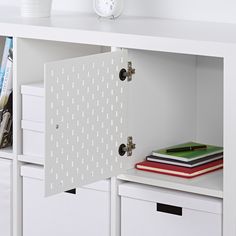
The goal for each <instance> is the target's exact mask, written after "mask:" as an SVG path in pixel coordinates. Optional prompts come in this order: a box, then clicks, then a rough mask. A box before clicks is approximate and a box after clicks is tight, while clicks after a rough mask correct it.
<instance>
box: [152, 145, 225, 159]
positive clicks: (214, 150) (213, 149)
mask: <svg viewBox="0 0 236 236" xmlns="http://www.w3.org/2000/svg"><path fill="white" fill-rule="evenodd" d="M199 145H205V144H201V143H195V142H187V143H182V144H179V145H176V146H171V147H167V148H163V149H159V150H156V151H153V152H152V155H153V156H157V157H165V158H170V159H174V160H181V161H185V162H188V161H193V160H197V159H199V158H203V157H208V156H210V155H214V154H218V153H222V152H223V147H218V146H213V145H206V146H207V148H206V149H197V150H193V151H180V152H171V153H170V152H168V153H167V151H166V150H167V149H172V148H181V147H194V146H199Z"/></svg>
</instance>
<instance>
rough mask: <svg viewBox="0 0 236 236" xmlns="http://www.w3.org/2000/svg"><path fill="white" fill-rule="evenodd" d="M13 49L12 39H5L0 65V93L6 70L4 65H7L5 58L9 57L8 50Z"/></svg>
mask: <svg viewBox="0 0 236 236" xmlns="http://www.w3.org/2000/svg"><path fill="white" fill-rule="evenodd" d="M12 47H13V39H12V38H10V37H7V38H6V41H5V46H4V51H3V55H2V64H1V67H0V93H1V91H2V84H3V80H4V75H5V70H6V64H7V58H8V55H9V50H10V49H11V48H12Z"/></svg>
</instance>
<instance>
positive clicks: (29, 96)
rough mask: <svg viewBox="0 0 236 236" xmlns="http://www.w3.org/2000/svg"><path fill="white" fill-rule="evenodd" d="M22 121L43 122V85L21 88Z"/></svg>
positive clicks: (37, 84)
mask: <svg viewBox="0 0 236 236" xmlns="http://www.w3.org/2000/svg"><path fill="white" fill-rule="evenodd" d="M21 94H22V119H23V120H26V121H33V122H42V123H44V121H45V117H44V116H45V111H44V110H45V109H44V108H45V105H44V84H43V83H35V84H29V85H22V86H21Z"/></svg>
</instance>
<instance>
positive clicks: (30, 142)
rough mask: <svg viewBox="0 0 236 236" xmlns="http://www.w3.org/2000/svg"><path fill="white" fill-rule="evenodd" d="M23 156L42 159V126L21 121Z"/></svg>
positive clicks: (37, 123)
mask: <svg viewBox="0 0 236 236" xmlns="http://www.w3.org/2000/svg"><path fill="white" fill-rule="evenodd" d="M21 127H22V129H23V155H26V156H30V157H35V158H36V159H37V158H38V159H43V158H44V147H45V144H44V124H43V123H39V122H32V121H25V120H22V122H21Z"/></svg>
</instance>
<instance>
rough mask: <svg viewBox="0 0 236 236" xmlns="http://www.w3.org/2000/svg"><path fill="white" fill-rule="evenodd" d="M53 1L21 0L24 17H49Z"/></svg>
mask: <svg viewBox="0 0 236 236" xmlns="http://www.w3.org/2000/svg"><path fill="white" fill-rule="evenodd" d="M51 7H52V0H21V16H22V17H49V16H50V14H51Z"/></svg>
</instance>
